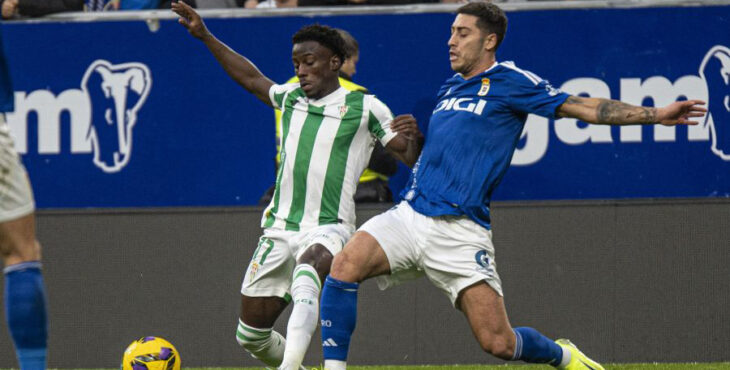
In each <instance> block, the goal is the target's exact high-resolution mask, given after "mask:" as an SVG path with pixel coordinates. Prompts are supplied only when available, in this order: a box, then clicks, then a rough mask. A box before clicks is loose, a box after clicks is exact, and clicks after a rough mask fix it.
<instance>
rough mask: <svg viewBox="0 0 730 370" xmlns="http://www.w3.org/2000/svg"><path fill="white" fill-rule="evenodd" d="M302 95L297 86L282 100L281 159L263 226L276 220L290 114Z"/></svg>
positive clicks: (269, 225)
mask: <svg viewBox="0 0 730 370" xmlns="http://www.w3.org/2000/svg"><path fill="white" fill-rule="evenodd" d="M301 97H304V91H303V90H302V89H301V88H299V89H296V90H294V91H292V92H290V93H289V95H288V96H287V98H286V100H285V101H284V105H283V107H284V109H283V114H282V116H281V157H280V158H281V159H280V160H279V171H277V173H276V186H275V187H274V196H273V198H274V206H273V207H272V208H271V210H270V211H269V213H268V214H267V215H266V222H265V223H264V227H271V226H273V225H274V222H275V221H276V217H274V215H275V214H276V212H277V211H278V210H279V196H280V195H281V178H282V177H283V176H282V172H284V160H285V159H286V138H287V135H288V134H289V127H290V126H291V115H292V112H293V111H294V105H296V103H297V99H298V98H301Z"/></svg>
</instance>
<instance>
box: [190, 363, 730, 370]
mask: <svg viewBox="0 0 730 370" xmlns="http://www.w3.org/2000/svg"><path fill="white" fill-rule="evenodd" d="M603 366H604V367H605V368H606V370H685V369H687V370H730V362H716V363H685V364H665V363H661V364H659V363H654V364H604V365H603ZM347 368H348V369H350V370H505V369H525V370H527V369H529V370H550V369H555V368H554V367H552V366H547V365H443V366H441V365H440V366H434V365H427V366H348V367H347ZM250 369H261V368H256V367H246V368H233V367H232V368H188V370H250ZM309 369H312V370H321V368H318V367H309Z"/></svg>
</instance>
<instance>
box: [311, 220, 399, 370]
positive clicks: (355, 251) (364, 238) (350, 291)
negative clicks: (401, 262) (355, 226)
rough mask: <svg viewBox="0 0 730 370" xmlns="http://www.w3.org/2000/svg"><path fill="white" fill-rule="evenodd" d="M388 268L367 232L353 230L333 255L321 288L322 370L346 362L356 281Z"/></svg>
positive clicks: (354, 312)
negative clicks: (353, 233) (340, 248)
mask: <svg viewBox="0 0 730 370" xmlns="http://www.w3.org/2000/svg"><path fill="white" fill-rule="evenodd" d="M389 272H390V264H389V263H388V258H387V257H386V255H385V252H383V249H382V248H381V247H380V244H378V241H377V240H376V239H375V238H374V237H373V236H372V235H370V234H368V233H367V232H363V231H358V232H356V233H355V235H353V236H352V239H350V241H348V242H347V245H346V246H345V248H344V249H343V250H342V252H341V253H339V254H338V255H337V256H335V259H334V261H333V263H332V271H331V272H330V276H328V277H327V280H326V281H325V284H324V290H323V292H322V350H323V352H324V368H325V369H326V370H340V369H345V368H346V366H347V353H348V351H349V349H350V338H351V337H352V334H353V332H354V331H355V323H356V322H357V290H358V287H359V283H360V282H362V281H363V280H365V279H367V278H370V277H374V276H378V275H383V274H387V273H389Z"/></svg>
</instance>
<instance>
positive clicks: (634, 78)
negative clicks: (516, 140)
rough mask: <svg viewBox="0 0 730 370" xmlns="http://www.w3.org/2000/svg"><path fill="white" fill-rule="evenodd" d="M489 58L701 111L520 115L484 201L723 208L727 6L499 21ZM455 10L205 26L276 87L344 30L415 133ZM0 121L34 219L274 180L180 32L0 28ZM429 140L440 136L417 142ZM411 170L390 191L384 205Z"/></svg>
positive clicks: (184, 200)
mask: <svg viewBox="0 0 730 370" xmlns="http://www.w3.org/2000/svg"><path fill="white" fill-rule="evenodd" d="M508 17H509V29H508V31H507V36H506V39H505V41H504V43H503V44H502V46H501V47H500V50H499V52H498V60H500V61H506V60H513V61H515V63H516V64H517V65H518V66H519V67H520V68H522V69H526V70H529V71H532V72H534V73H536V74H537V75H539V76H541V77H542V78H545V79H547V80H549V81H551V83H552V84H553V85H554V86H555V87H558V88H560V89H562V90H564V91H567V92H569V93H572V94H576V95H583V96H593V97H604V98H612V99H618V100H621V101H624V102H627V103H630V104H637V105H638V104H643V105H656V106H663V105H666V104H669V103H671V102H673V101H675V100H677V99H701V100H705V101H707V102H708V103H709V109H710V114H709V115H707V116H706V117H703V118H701V119H700V120H701V125H698V126H693V127H665V126H626V127H612V126H599V125H586V124H584V123H582V122H576V121H575V120H571V119H561V120H557V121H556V122H553V121H550V120H547V119H545V118H541V117H537V116H530V117H529V119H528V123H527V125H526V127H525V132H524V133H523V138H522V140H521V142H520V147H519V149H518V150H517V152H516V153H515V156H514V158H513V163H512V166H511V168H510V170H509V171H508V173H507V175H506V176H505V178H504V181H503V183H502V184H501V186H500V187H499V188H498V189H497V191H496V193H495V195H494V199H495V200H543V199H606V198H608V199H616V198H646V197H727V196H730V103H729V101H730V100H729V99H730V32H728V30H729V29H730V6H709V7H681V8H635V9H586V10H541V11H520V12H508ZM452 20H453V14H448V13H426V14H392V15H382V14H380V15H336V16H319V17H304V16H279V17H261V18H222V19H209V20H207V24H208V26H209V28H210V29H211V30H212V31H213V33H214V34H215V35H216V36H218V38H220V39H221V40H223V41H224V42H226V43H227V44H228V45H230V46H231V47H232V48H233V49H235V50H237V51H239V52H240V53H241V54H242V55H245V56H246V57H248V58H249V59H250V60H252V61H253V62H254V63H255V64H256V65H257V66H258V67H259V69H260V70H261V71H262V72H263V73H264V74H266V75H267V76H269V77H270V78H271V79H272V80H274V81H277V82H284V81H286V80H287V79H288V78H289V77H291V76H292V75H293V67H292V65H291V36H292V34H293V33H294V32H296V30H297V29H299V28H300V27H301V26H303V25H305V24H310V23H314V22H319V23H322V24H327V25H331V26H335V27H341V28H345V29H347V30H349V31H350V32H351V33H352V34H353V35H354V36H355V37H356V38H357V39H358V41H359V43H360V49H361V56H360V63H359V64H358V66H357V67H358V73H357V74H356V75H355V76H354V78H355V81H356V82H358V83H360V84H362V85H364V86H366V87H368V88H369V89H370V91H372V92H373V93H375V94H376V95H378V97H379V98H380V99H381V100H382V101H384V102H385V103H386V104H387V105H388V106H389V107H390V108H391V110H392V111H393V112H394V113H395V114H402V113H413V114H414V115H415V116H416V118H417V119H418V120H419V124H420V125H421V127H422V129H424V130H426V129H427V126H428V118H429V116H430V113H431V111H432V110H433V107H434V106H435V103H436V102H435V95H436V92H437V90H438V88H439V86H440V85H441V83H442V82H443V81H444V80H446V79H447V78H448V77H450V76H451V75H452V74H453V72H452V71H451V70H450V67H449V62H448V48H447V46H446V42H447V39H448V37H449V27H450V25H451V22H452ZM3 37H4V41H5V48H6V52H7V54H8V60H9V63H10V69H11V75H12V78H13V80H14V85H15V86H14V89H15V98H16V105H15V111H14V112H12V113H10V114H8V117H7V118H8V122H9V123H10V125H11V130H12V132H13V134H14V135H15V138H16V148H17V149H18V151H19V152H20V153H21V154H22V156H23V161H24V163H25V164H26V166H27V168H28V172H29V174H30V177H31V180H32V182H33V187H34V190H35V196H36V202H37V204H38V207H39V208H77V207H160V206H162V207H166V206H228V205H252V204H256V202H257V200H258V199H259V197H260V195H261V194H262V193H263V192H264V190H265V189H266V188H268V187H269V186H270V185H271V184H272V183H273V181H274V155H275V144H274V143H275V139H274V123H273V112H272V111H271V109H270V108H269V107H267V106H266V105H264V104H263V103H261V102H260V101H258V100H256V99H255V98H254V97H253V96H252V95H250V94H249V93H247V92H246V91H245V90H243V89H242V88H240V87H239V86H237V85H236V84H235V83H234V82H233V81H232V80H231V79H230V78H228V76H227V75H226V74H225V72H224V71H223V70H222V69H221V68H220V66H218V65H217V63H216V61H215V59H214V58H213V57H212V56H211V55H210V54H209V53H208V51H207V49H206V48H205V47H204V45H203V44H202V43H200V42H198V41H197V40H195V39H193V38H191V37H190V36H189V35H188V34H187V32H186V31H185V29H184V28H182V27H181V26H179V25H178V24H176V22H175V21H174V20H162V21H161V22H160V27H159V29H157V30H154V31H153V30H151V29H150V28H149V27H148V26H147V24H146V23H145V22H144V21H142V20H139V21H103V22H67V21H64V22H62V21H59V22H44V23H15V24H13V23H6V24H5V25H4V26H3ZM427 140H438V138H435V137H427ZM407 176H408V170H407V168H406V167H405V166H401V168H400V172H399V173H398V175H396V176H394V178H393V179H391V185H392V187H393V188H395V189H396V191H397V190H398V189H400V188H402V186H403V185H404V183H405V181H406V179H407Z"/></svg>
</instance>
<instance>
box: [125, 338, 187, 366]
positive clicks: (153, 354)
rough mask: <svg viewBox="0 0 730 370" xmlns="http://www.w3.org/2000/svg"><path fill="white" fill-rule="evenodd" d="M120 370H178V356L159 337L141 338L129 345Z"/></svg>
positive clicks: (170, 344)
mask: <svg viewBox="0 0 730 370" xmlns="http://www.w3.org/2000/svg"><path fill="white" fill-rule="evenodd" d="M121 368H122V369H121V370H180V354H179V353H178V352H177V350H176V349H175V346H173V345H172V343H170V342H168V341H167V340H165V339H163V338H160V337H142V338H139V339H137V340H135V341H134V342H132V344H130V345H129V347H127V349H126V350H125V351H124V356H123V357H122V366H121Z"/></svg>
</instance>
